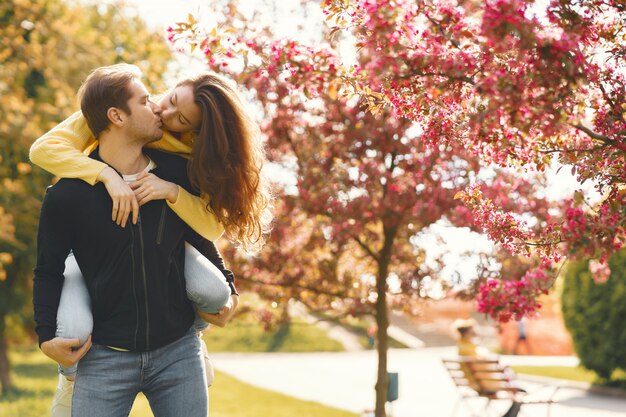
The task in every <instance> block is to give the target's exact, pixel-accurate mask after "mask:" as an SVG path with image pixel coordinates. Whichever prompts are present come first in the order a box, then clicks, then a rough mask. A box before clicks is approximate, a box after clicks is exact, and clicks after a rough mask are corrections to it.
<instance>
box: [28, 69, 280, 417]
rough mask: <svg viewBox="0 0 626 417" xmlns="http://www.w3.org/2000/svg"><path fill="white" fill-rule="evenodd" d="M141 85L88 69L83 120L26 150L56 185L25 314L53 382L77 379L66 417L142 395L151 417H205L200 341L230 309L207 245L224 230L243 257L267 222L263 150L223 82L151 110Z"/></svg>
mask: <svg viewBox="0 0 626 417" xmlns="http://www.w3.org/2000/svg"><path fill="white" fill-rule="evenodd" d="M140 77H141V74H140V72H139V71H138V69H137V68H136V67H135V66H132V65H127V64H119V65H114V66H110V67H103V68H98V69H96V70H95V71H93V72H92V74H91V75H90V76H89V77H88V78H87V80H86V81H85V83H84V84H83V86H82V87H81V92H80V93H81V110H82V115H81V114H80V113H78V114H76V115H74V116H72V117H71V118H70V119H68V120H66V121H65V122H63V123H62V124H61V125H59V126H58V127H56V128H55V129H53V130H52V131H51V132H48V133H47V134H46V135H44V137H42V138H40V139H39V140H38V141H37V142H36V143H35V144H34V145H33V147H32V148H31V159H32V161H33V162H34V163H36V164H38V165H40V166H42V167H44V168H46V169H48V170H50V171H52V172H53V173H55V174H57V175H59V176H62V177H65V178H64V179H61V180H60V181H59V182H58V183H57V184H55V185H54V186H52V187H50V188H49V190H48V192H47V194H46V197H45V198H44V202H43V204H42V210H41V217H40V224H39V232H38V249H37V266H36V268H35V277H34V288H33V304H34V309H35V321H36V323H37V327H36V331H37V334H38V336H39V344H40V347H41V349H42V351H43V352H44V353H45V354H46V355H47V356H49V357H50V358H52V359H53V360H55V361H56V362H58V363H59V364H60V365H61V366H60V369H61V372H62V373H63V374H64V375H66V376H61V377H60V381H61V384H60V385H61V386H67V384H68V381H69V380H71V379H74V378H75V382H74V383H73V384H74V393H73V399H72V403H71V404H72V410H71V413H72V415H73V416H83V415H90V416H95V417H97V416H126V415H128V413H129V412H130V408H131V406H132V403H133V401H134V399H135V396H136V394H137V393H138V392H144V394H145V395H146V397H147V398H148V400H149V402H150V405H151V407H152V409H153V412H154V413H155V415H159V416H179V415H184V416H206V415H207V411H208V410H207V409H208V396H207V389H206V386H207V376H206V375H205V371H206V370H207V369H206V368H205V364H204V362H203V357H204V354H203V343H202V342H201V341H200V339H199V338H198V336H197V332H198V330H201V329H203V328H204V327H206V324H205V323H204V322H210V323H214V324H216V325H219V326H223V325H225V324H226V322H227V321H228V320H229V318H230V317H231V316H232V313H233V311H234V309H235V308H236V305H237V292H236V290H235V287H234V284H233V281H234V280H233V276H232V273H230V271H228V270H226V269H225V267H224V265H223V261H222V259H221V257H220V255H219V252H217V249H216V248H215V246H214V245H213V243H211V242H210V241H209V240H207V239H216V238H217V237H219V235H220V234H221V233H222V232H223V231H225V233H226V234H227V236H229V237H230V238H231V239H232V240H234V241H236V242H238V243H240V244H241V245H242V246H244V247H252V246H254V245H255V243H257V242H259V240H260V237H261V236H262V234H263V232H264V231H265V228H266V227H267V221H268V219H269V216H268V215H267V214H266V213H267V208H268V204H269V198H268V193H267V189H266V186H265V184H264V183H263V181H262V179H261V177H260V170H261V166H262V163H263V150H262V146H261V145H260V142H259V140H260V139H259V137H258V135H256V134H255V130H254V124H253V123H251V122H250V119H249V118H248V117H247V115H246V114H245V112H243V110H242V106H241V104H240V102H239V101H238V98H237V95H236V93H235V92H234V91H233V90H232V89H231V88H230V87H229V86H228V84H227V83H225V82H224V81H223V80H222V79H221V78H220V77H217V76H215V75H212V74H203V75H201V76H198V77H195V78H193V79H187V80H183V81H182V82H181V83H179V84H178V85H177V86H176V87H175V89H174V90H172V91H171V92H169V93H168V94H166V95H165V96H163V97H162V98H161V100H160V102H159V104H156V103H154V102H152V101H151V100H150V96H149V95H148V93H147V91H146V88H145V86H144V85H143V84H142V82H141V81H140ZM85 121H86V124H85ZM163 128H166V129H168V130H170V131H171V132H173V133H167V134H164V132H163ZM92 134H93V137H95V138H97V139H98V140H97V142H96V143H97V147H96V148H93V149H91V153H90V155H89V156H86V155H84V154H82V153H81V150H83V149H85V148H87V147H88V146H89V145H91V143H90V142H93V139H92ZM162 137H163V139H161V138H162ZM159 139H161V140H159ZM157 141H158V142H157ZM147 144H153V145H155V146H158V147H159V148H160V149H163V150H166V151H168V152H172V153H178V154H183V155H185V154H186V155H189V156H190V159H189V162H187V161H186V160H185V159H183V158H180V157H178V156H174V155H171V154H168V153H163V152H161V151H157V150H154V149H142V148H143V146H144V145H147ZM77 178H81V179H77ZM198 194H199V195H198ZM138 206H141V208H139V207H138ZM131 214H132V219H131V221H130V222H128V218H129V216H131ZM111 217H112V218H113V220H114V221H111ZM127 223H128V224H127ZM209 260H210V262H209ZM211 262H212V263H213V264H215V265H216V266H217V267H216V266H214V265H213V264H212V263H211ZM64 275H65V276H64ZM83 277H84V280H83ZM81 285H82V286H83V287H82V289H81ZM190 299H191V300H192V301H193V305H192V302H191V301H190ZM89 303H91V304H90V305H89ZM194 309H195V311H196V313H197V315H198V316H199V317H200V318H202V319H203V320H198V319H196V315H195V314H194ZM92 318H93V320H92ZM92 342H93V344H92ZM76 362H78V366H77V370H76V369H72V367H73V365H74V364H75V363H76ZM64 411H65V412H66V413H67V412H68V410H64ZM54 413H55V411H54V409H53V414H54ZM58 415H61V414H58Z"/></svg>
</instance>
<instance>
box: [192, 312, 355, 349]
mask: <svg viewBox="0 0 626 417" xmlns="http://www.w3.org/2000/svg"><path fill="white" fill-rule="evenodd" d="M204 340H205V341H206V344H207V347H208V349H209V352H341V351H343V350H344V348H343V346H342V345H341V344H340V343H339V342H337V341H336V340H333V339H330V338H329V337H328V336H327V335H326V332H324V331H323V330H321V329H320V328H318V327H316V326H315V325H312V324H307V323H304V322H302V321H297V320H294V321H293V322H292V323H291V325H282V326H277V327H276V328H275V329H273V330H270V331H267V332H266V331H265V330H263V328H262V327H261V326H260V325H259V323H258V321H255V320H254V318H253V317H251V316H248V317H238V318H237V319H235V320H233V321H232V322H230V323H229V324H228V325H227V326H226V327H224V328H219V327H211V328H209V330H207V331H206V332H205V334H204Z"/></svg>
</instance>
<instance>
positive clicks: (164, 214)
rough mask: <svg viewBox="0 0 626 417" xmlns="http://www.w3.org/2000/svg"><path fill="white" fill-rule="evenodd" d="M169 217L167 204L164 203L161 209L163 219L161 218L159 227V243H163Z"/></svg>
mask: <svg viewBox="0 0 626 417" xmlns="http://www.w3.org/2000/svg"><path fill="white" fill-rule="evenodd" d="M166 217H167V204H165V203H163V208H162V209H161V219H160V220H159V229H158V231H157V240H156V243H157V245H160V244H161V241H162V240H163V232H164V231H165V218H166Z"/></svg>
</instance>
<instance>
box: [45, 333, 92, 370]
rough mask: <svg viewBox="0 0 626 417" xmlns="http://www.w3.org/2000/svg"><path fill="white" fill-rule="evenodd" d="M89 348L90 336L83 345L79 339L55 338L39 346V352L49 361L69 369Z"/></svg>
mask: <svg viewBox="0 0 626 417" xmlns="http://www.w3.org/2000/svg"><path fill="white" fill-rule="evenodd" d="M90 348H91V336H89V337H88V338H87V341H86V342H85V344H84V345H82V346H81V345H80V340H79V339H65V338H62V337H55V338H54V339H51V340H48V341H46V342H43V343H42V344H41V351H42V352H43V353H44V354H45V355H46V356H47V357H49V358H50V359H52V360H53V361H55V362H58V363H60V364H61V365H62V366H64V367H67V368H69V367H70V366H72V365H74V364H75V363H76V362H78V361H79V360H80V359H81V358H82V357H83V356H85V354H86V353H87V352H88V351H89V349H90Z"/></svg>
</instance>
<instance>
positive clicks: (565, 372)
mask: <svg viewBox="0 0 626 417" xmlns="http://www.w3.org/2000/svg"><path fill="white" fill-rule="evenodd" d="M512 368H513V370H514V371H515V372H517V373H518V374H527V375H537V376H546V377H549V378H558V379H568V380H570V381H581V382H588V383H590V384H591V383H593V382H595V380H596V379H597V378H598V377H597V375H596V374H595V372H593V371H589V370H587V369H585V368H582V367H573V366H513V367H512Z"/></svg>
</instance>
